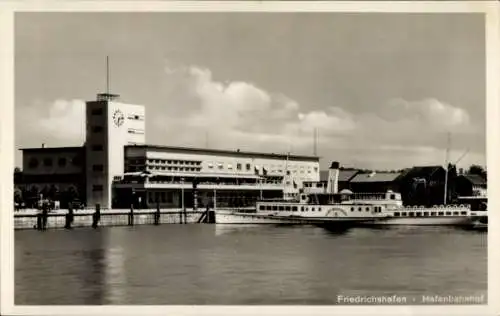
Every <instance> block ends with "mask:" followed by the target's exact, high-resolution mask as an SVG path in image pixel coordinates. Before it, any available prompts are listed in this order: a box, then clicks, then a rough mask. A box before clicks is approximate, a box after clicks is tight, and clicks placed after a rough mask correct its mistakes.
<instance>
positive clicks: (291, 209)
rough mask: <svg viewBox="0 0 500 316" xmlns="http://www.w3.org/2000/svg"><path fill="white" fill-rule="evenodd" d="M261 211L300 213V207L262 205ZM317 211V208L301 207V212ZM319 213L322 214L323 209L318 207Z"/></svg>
mask: <svg viewBox="0 0 500 316" xmlns="http://www.w3.org/2000/svg"><path fill="white" fill-rule="evenodd" d="M259 210H261V211H284V212H298V211H299V207H298V206H292V205H260V207H259ZM315 210H316V208H315V207H310V208H309V207H304V206H301V207H300V211H301V212H308V211H311V212H314V211H315ZM318 212H321V207H318Z"/></svg>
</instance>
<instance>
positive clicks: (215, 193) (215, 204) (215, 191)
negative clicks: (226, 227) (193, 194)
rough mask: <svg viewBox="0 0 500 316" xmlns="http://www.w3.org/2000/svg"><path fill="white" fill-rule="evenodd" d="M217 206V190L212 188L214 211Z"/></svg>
mask: <svg viewBox="0 0 500 316" xmlns="http://www.w3.org/2000/svg"><path fill="white" fill-rule="evenodd" d="M216 208H217V190H216V189H215V188H214V211H215V209H216Z"/></svg>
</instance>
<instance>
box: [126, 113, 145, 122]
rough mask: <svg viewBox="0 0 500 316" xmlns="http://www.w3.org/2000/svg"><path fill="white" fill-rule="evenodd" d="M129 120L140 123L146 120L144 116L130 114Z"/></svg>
mask: <svg viewBox="0 0 500 316" xmlns="http://www.w3.org/2000/svg"><path fill="white" fill-rule="evenodd" d="M128 119H129V120H138V121H143V120H144V116H142V115H137V114H135V115H134V114H129V115H128Z"/></svg>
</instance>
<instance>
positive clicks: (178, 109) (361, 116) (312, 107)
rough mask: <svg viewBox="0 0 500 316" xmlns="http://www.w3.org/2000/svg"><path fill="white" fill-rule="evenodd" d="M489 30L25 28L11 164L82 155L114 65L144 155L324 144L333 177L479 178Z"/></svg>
mask: <svg viewBox="0 0 500 316" xmlns="http://www.w3.org/2000/svg"><path fill="white" fill-rule="evenodd" d="M484 30H485V26H484V17H483V15H482V14H472V13H468V14H453V13H447V14H443V13H439V14H438V13H433V14H429V13H428V14H423V13H418V14H417V13H412V14H410V13H234V12H233V13H230V12H226V13H16V16H15V98H16V99H15V143H16V148H25V147H40V146H41V144H42V143H45V146H47V147H55V146H79V145H82V144H83V141H84V137H85V129H84V120H85V118H84V106H85V101H91V100H94V99H95V96H96V94H97V93H100V92H104V91H105V87H106V66H105V60H106V56H109V58H110V92H112V93H117V94H120V96H121V101H122V102H125V103H132V104H143V105H144V106H145V107H146V140H147V143H148V144H155V145H172V146H187V147H206V146H208V147H211V148H219V149H241V150H251V151H263V152H275V153H286V152H291V153H292V154H305V155H312V154H313V153H314V130H315V129H316V130H317V131H318V132H317V133H318V138H317V154H318V155H319V156H320V157H321V166H322V168H326V167H327V166H328V165H329V163H330V162H331V161H339V162H340V163H341V165H343V166H346V167H358V168H367V169H384V170H394V169H400V168H406V167H411V166H414V165H444V163H445V160H446V149H447V148H449V149H450V150H449V160H450V162H452V163H454V162H456V161H457V160H458V159H459V158H460V157H461V156H463V154H464V153H466V154H465V156H463V158H462V160H461V161H460V162H459V167H460V166H462V167H465V168H466V167H468V166H469V165H471V164H479V165H483V166H484V165H485V164H486V152H485V146H486V137H485V121H486V118H485V112H486V111H485V107H486V101H485V93H486V88H485V32H484ZM448 134H449V135H450V141H448V140H447V139H448V137H447V135H448ZM20 164H21V153H20V152H19V151H18V152H17V153H16V165H20Z"/></svg>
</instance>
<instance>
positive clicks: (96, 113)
mask: <svg viewBox="0 0 500 316" xmlns="http://www.w3.org/2000/svg"><path fill="white" fill-rule="evenodd" d="M91 113H92V115H102V108H95V109H92V112H91Z"/></svg>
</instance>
